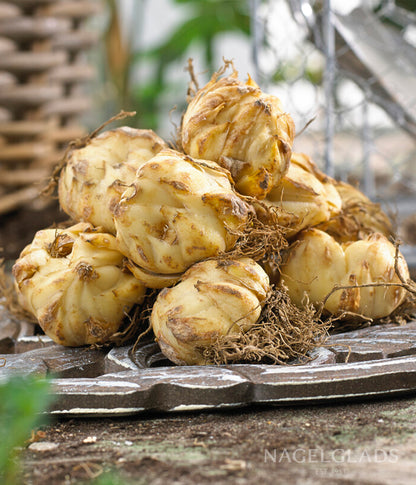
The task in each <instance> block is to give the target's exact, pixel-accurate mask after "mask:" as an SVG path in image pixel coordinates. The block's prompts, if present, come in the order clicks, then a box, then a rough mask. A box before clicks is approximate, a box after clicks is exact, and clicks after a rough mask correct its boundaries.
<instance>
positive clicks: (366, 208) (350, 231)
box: [316, 201, 394, 242]
mask: <svg viewBox="0 0 416 485" xmlns="http://www.w3.org/2000/svg"><path fill="white" fill-rule="evenodd" d="M366 216H367V219H366ZM316 227H317V228H318V229H321V230H323V231H325V232H326V233H327V234H329V235H330V236H332V237H333V238H334V239H335V240H337V241H338V242H340V241H341V242H343V241H355V240H360V239H365V238H366V237H367V236H368V235H369V234H372V233H374V232H381V233H382V234H384V235H385V236H386V237H393V236H394V231H393V224H392V222H391V221H390V219H389V218H388V217H387V215H386V214H385V213H384V212H383V211H382V210H381V209H380V206H379V204H375V203H372V202H364V201H354V202H350V203H348V204H347V205H346V206H345V207H343V208H342V210H341V212H340V213H339V214H338V215H336V216H334V217H332V218H331V219H330V220H329V221H328V222H323V223H321V224H318V225H317V226H316Z"/></svg>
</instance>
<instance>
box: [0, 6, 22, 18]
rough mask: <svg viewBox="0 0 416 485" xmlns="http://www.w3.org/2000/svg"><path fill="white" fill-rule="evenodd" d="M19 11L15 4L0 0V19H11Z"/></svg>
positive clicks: (18, 13)
mask: <svg viewBox="0 0 416 485" xmlns="http://www.w3.org/2000/svg"><path fill="white" fill-rule="evenodd" d="M21 13H22V12H21V10H20V8H19V7H18V6H17V5H12V4H11V3H9V2H0V21H2V20H8V19H12V18H13V17H17V16H19V15H21Z"/></svg>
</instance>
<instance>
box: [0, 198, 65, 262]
mask: <svg viewBox="0 0 416 485" xmlns="http://www.w3.org/2000/svg"><path fill="white" fill-rule="evenodd" d="M0 218H1V224H0V249H1V252H0V257H3V258H4V259H5V260H6V261H7V260H10V261H14V260H15V259H16V258H17V257H18V256H19V254H20V252H21V251H22V249H23V248H24V247H25V246H26V245H27V244H29V243H31V242H32V240H33V237H34V235H35V233H36V231H39V230H41V229H45V228H46V227H49V226H52V225H53V224H58V223H59V222H62V221H65V220H67V219H68V216H67V215H66V214H64V213H63V212H62V211H60V210H59V207H58V202H57V201H52V202H51V203H49V204H48V205H47V206H46V207H45V206H42V208H40V209H39V208H36V206H34V207H28V208H24V209H19V210H16V211H13V212H9V213H7V214H3V215H1V216H0Z"/></svg>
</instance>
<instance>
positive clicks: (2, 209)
mask: <svg viewBox="0 0 416 485" xmlns="http://www.w3.org/2000/svg"><path fill="white" fill-rule="evenodd" d="M38 196H39V189H38V188H35V187H26V188H24V189H21V190H17V191H15V192H13V193H11V194H7V195H3V196H1V197H0V214H5V213H6V212H10V211H12V210H14V209H16V208H17V207H20V206H22V205H26V204H28V203H30V202H31V201H33V200H34V199H36V197H38Z"/></svg>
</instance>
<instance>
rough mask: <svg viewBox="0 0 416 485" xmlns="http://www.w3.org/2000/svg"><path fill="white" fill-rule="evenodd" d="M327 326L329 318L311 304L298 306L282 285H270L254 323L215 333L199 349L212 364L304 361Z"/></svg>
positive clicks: (324, 335)
mask: <svg viewBox="0 0 416 485" xmlns="http://www.w3.org/2000/svg"><path fill="white" fill-rule="evenodd" d="M330 326H331V322H330V321H329V320H328V321H322V320H320V319H319V318H317V312H316V310H315V308H314V307H313V306H312V305H311V304H309V303H308V302H305V304H304V306H303V308H298V307H296V306H295V305H294V304H293V303H292V302H291V300H290V298H289V295H288V293H287V291H286V289H285V288H281V287H279V288H277V287H274V286H272V288H271V291H270V292H269V295H268V296H267V298H266V300H265V302H264V304H263V308H262V312H261V315H260V318H259V320H258V321H257V322H256V324H255V325H253V326H251V327H250V328H249V330H247V331H246V332H243V333H229V334H227V335H224V336H218V337H217V338H215V339H214V340H213V341H212V343H211V344H210V345H209V346H208V347H206V348H204V349H202V350H201V351H202V353H203V355H204V357H205V359H206V361H207V363H213V364H235V363H265V364H288V363H290V362H291V361H292V362H293V361H294V359H296V362H297V363H299V362H302V363H303V362H307V361H309V360H310V357H309V356H308V353H309V352H310V351H311V350H313V349H314V348H315V347H317V346H320V345H322V344H323V343H324V342H325V340H326V338H327V336H328V329H329V328H330Z"/></svg>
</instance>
